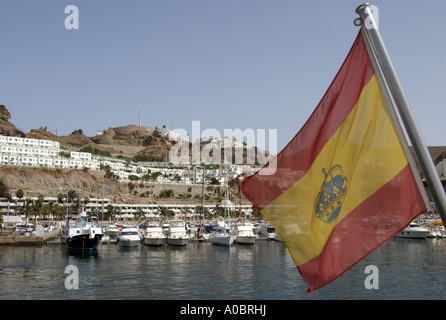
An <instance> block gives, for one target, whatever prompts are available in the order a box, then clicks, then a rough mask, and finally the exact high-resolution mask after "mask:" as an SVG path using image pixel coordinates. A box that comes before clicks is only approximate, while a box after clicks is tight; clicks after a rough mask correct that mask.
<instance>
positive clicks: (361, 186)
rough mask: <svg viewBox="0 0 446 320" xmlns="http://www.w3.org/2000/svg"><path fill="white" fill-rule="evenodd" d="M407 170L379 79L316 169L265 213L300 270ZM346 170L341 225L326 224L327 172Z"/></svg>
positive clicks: (367, 90)
mask: <svg viewBox="0 0 446 320" xmlns="http://www.w3.org/2000/svg"><path fill="white" fill-rule="evenodd" d="M406 164H407V158H406V155H405V154H404V151H403V148H402V146H401V143H400V140H399V138H398V135H397V133H396V131H395V128H394V124H393V121H392V119H391V116H390V114H389V112H388V109H387V106H385V99H384V97H383V95H382V93H381V90H380V88H379V85H378V82H377V80H376V75H375V76H373V77H372V78H371V80H370V81H369V82H368V83H367V85H366V86H365V87H364V89H363V91H362V93H361V95H360V97H359V99H358V102H357V103H356V105H355V107H354V108H353V110H352V112H351V113H350V114H349V115H348V117H347V118H346V119H345V121H344V122H343V123H342V125H341V126H340V127H339V129H338V130H337V131H336V133H335V134H334V135H333V137H332V138H331V139H330V140H329V141H328V142H327V144H326V145H325V146H324V148H323V149H322V151H321V152H320V154H319V155H318V156H317V158H316V160H315V161H314V162H313V164H312V166H311V168H310V169H309V170H308V172H307V173H306V174H305V176H304V177H302V178H301V179H300V180H299V181H298V182H296V183H295V184H294V185H293V186H292V187H291V188H289V189H288V190H287V191H285V192H284V193H282V194H281V195H280V196H279V197H278V198H276V199H275V200H274V201H273V202H272V203H271V204H270V205H268V206H267V207H265V208H264V209H263V210H262V213H263V214H264V215H265V216H266V217H267V218H268V220H269V221H270V222H271V223H272V224H273V225H274V226H275V227H276V229H277V230H279V233H280V234H281V236H282V238H283V239H284V241H285V242H286V244H287V246H288V248H289V250H290V252H291V255H292V257H293V259H294V261H295V262H296V264H297V265H301V264H303V263H305V262H307V261H309V260H310V259H312V258H314V257H316V256H318V255H319V254H320V253H321V252H322V250H323V248H324V246H325V243H326V241H327V239H328V237H329V236H330V233H331V231H332V230H333V228H334V226H335V225H336V224H337V223H338V221H340V220H341V219H342V218H343V217H345V216H346V215H348V214H349V212H351V211H352V210H353V209H354V208H356V207H357V206H358V205H359V204H360V203H361V202H363V201H364V200H365V199H367V198H368V197H369V196H371V195H372V194H373V193H374V192H376V191H377V190H378V189H379V188H381V187H382V186H383V185H384V184H385V183H387V182H388V181H389V180H390V179H392V178H393V177H394V176H395V175H396V174H397V173H399V172H400V171H401V170H402V169H403V168H404V167H405V166H406ZM334 165H340V166H342V168H343V171H344V173H345V176H346V178H347V194H346V196H345V199H344V202H343V205H342V209H341V211H340V214H339V216H338V217H337V219H336V220H335V221H333V222H331V223H326V222H323V221H321V220H320V219H318V218H317V217H316V215H315V204H316V197H317V194H318V193H319V192H320V190H321V186H322V183H323V182H324V179H325V176H324V173H323V172H322V169H325V170H326V172H328V171H329V170H330V168H331V167H333V166H334Z"/></svg>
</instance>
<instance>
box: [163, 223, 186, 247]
mask: <svg viewBox="0 0 446 320" xmlns="http://www.w3.org/2000/svg"><path fill="white" fill-rule="evenodd" d="M189 238H190V237H189V236H188V235H187V233H186V223H185V222H184V221H183V220H171V221H169V229H168V234H167V244H170V245H173V246H185V245H187V244H188V243H189Z"/></svg>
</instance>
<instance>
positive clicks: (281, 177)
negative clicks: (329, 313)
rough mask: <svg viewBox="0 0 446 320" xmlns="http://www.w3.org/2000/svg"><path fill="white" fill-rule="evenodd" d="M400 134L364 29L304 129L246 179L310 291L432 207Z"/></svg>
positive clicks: (247, 187) (248, 192)
mask: <svg viewBox="0 0 446 320" xmlns="http://www.w3.org/2000/svg"><path fill="white" fill-rule="evenodd" d="M390 107H392V106H390ZM403 143H406V142H405V140H404V139H401V138H400V135H399V134H398V133H397V127H396V125H395V123H394V122H393V118H392V116H391V113H390V109H389V106H388V105H387V102H386V98H385V96H384V94H383V91H382V89H381V88H380V86H379V81H378V79H377V76H376V74H375V70H374V68H373V66H372V63H371V61H370V58H369V56H368V53H367V49H366V47H365V43H364V39H363V35H362V33H361V32H359V34H358V36H357V37H356V40H355V42H354V44H353V47H352V48H351V50H350V52H349V54H348V56H347V58H346V60H345V61H344V63H343V65H342V67H341V69H340V70H339V71H338V74H337V75H336V77H335V79H334V80H333V82H332V83H331V85H330V87H329V88H328V90H327V92H326V93H325V95H324V97H323V98H322V100H321V101H320V103H319V105H318V106H317V107H316V109H315V110H314V112H313V114H312V115H311V117H310V118H309V119H308V121H307V122H306V123H305V125H304V126H303V127H302V129H301V130H300V131H299V132H298V133H297V134H296V136H295V137H294V138H293V139H292V140H291V141H290V142H289V143H288V145H287V146H286V147H285V148H284V149H283V150H282V151H281V152H280V153H279V154H278V155H277V157H276V158H275V159H274V160H273V161H271V162H270V164H269V165H268V164H267V165H266V166H265V167H263V168H262V169H260V170H259V171H258V172H257V173H255V174H254V175H252V176H250V177H247V178H245V179H244V181H243V184H242V191H243V194H244V195H245V196H246V197H247V198H248V199H249V200H250V201H251V202H252V203H253V204H254V205H255V206H256V207H257V209H258V210H259V211H260V212H261V213H262V214H263V215H264V216H265V217H266V218H267V219H268V221H269V222H271V223H272V224H273V226H274V227H275V229H276V231H278V233H279V235H280V236H281V237H282V238H283V240H284V242H285V243H286V245H287V247H288V249H289V251H290V253H291V256H292V258H293V260H294V262H295V263H296V265H297V267H298V269H299V272H300V274H301V275H302V277H303V279H304V280H305V281H306V283H307V285H308V286H309V289H308V292H312V291H314V290H316V289H318V288H321V287H323V286H325V285H326V284H328V283H330V282H332V281H333V280H334V279H336V278H337V277H339V276H340V275H342V274H343V273H344V272H345V271H347V270H348V269H349V268H351V267H352V266H353V265H355V264H356V263H357V262H359V261H360V260H361V259H363V258H364V257H365V256H367V255H368V254H369V253H371V252H372V251H373V250H375V249H376V248H377V247H379V246H380V245H381V244H383V243H384V242H385V241H387V240H388V239H390V238H392V237H393V236H394V235H395V234H397V233H398V232H400V231H401V230H402V229H404V228H405V227H406V226H407V225H408V224H409V223H410V222H411V221H412V220H413V219H415V218H416V217H417V216H418V215H420V214H421V213H424V212H426V204H425V201H424V199H423V196H422V194H421V192H420V189H419V188H418V185H417V181H416V179H415V177H414V175H413V172H412V169H411V167H410V165H409V161H408V159H409V158H408V155H406V152H405V148H404V145H403ZM272 164H274V165H275V168H273V169H274V170H271V166H272Z"/></svg>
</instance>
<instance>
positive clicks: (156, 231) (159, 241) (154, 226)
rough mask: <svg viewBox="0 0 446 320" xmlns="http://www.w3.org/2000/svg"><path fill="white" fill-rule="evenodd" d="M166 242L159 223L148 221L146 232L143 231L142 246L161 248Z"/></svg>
mask: <svg viewBox="0 0 446 320" xmlns="http://www.w3.org/2000/svg"><path fill="white" fill-rule="evenodd" d="M165 241H166V236H165V235H164V234H163V228H162V227H161V222H159V221H155V220H153V221H149V222H148V223H147V227H146V230H145V231H144V244H146V245H148V246H161V245H163V244H164V242H165Z"/></svg>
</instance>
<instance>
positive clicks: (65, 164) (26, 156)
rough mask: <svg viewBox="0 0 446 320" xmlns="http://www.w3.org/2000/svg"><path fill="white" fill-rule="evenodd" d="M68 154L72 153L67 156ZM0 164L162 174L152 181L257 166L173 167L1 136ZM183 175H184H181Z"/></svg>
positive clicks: (123, 176)
mask: <svg viewBox="0 0 446 320" xmlns="http://www.w3.org/2000/svg"><path fill="white" fill-rule="evenodd" d="M67 155H68V157H67ZM0 164H1V165H12V166H29V167H48V168H60V169H84V168H87V169H88V170H101V165H102V166H110V169H111V171H112V172H113V173H114V174H116V175H117V176H118V177H119V180H120V181H122V182H128V181H131V180H132V179H131V176H135V177H137V178H141V177H143V176H144V175H146V174H147V173H152V174H153V173H154V172H160V173H161V174H160V175H159V176H158V178H157V179H156V180H155V181H151V182H152V183H181V184H184V183H186V184H190V183H201V182H202V179H203V173H204V175H205V177H206V178H207V179H211V178H216V179H217V180H218V181H220V183H221V184H223V183H225V182H227V181H230V180H231V179H233V178H235V177H237V176H238V175H241V174H242V173H245V174H247V175H251V174H253V173H254V172H255V171H256V170H257V169H256V168H252V167H250V166H247V165H228V166H227V167H225V168H220V169H212V170H205V171H204V172H203V170H200V169H197V167H191V166H189V165H184V164H183V165H180V166H175V167H170V165H169V164H167V163H158V162H157V163H150V162H149V163H148V162H141V163H129V162H127V161H125V160H122V159H117V158H110V157H104V156H98V155H93V154H91V153H88V152H77V151H68V150H64V149H61V148H60V144H59V142H57V141H50V140H41V139H30V138H20V137H7V136H0ZM179 178H180V179H179Z"/></svg>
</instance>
